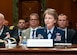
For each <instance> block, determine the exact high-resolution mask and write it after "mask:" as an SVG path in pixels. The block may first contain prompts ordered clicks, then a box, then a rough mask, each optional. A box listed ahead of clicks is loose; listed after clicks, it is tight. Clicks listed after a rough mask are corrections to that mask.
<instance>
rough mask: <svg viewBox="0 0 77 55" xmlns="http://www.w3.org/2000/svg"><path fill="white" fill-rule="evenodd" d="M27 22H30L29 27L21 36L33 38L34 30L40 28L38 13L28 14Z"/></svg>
mask: <svg viewBox="0 0 77 55" xmlns="http://www.w3.org/2000/svg"><path fill="white" fill-rule="evenodd" d="M29 24H30V27H29V28H28V29H26V30H24V31H23V37H24V36H26V39H35V38H36V30H37V29H38V28H40V27H39V15H38V14H37V13H32V14H30V19H29Z"/></svg>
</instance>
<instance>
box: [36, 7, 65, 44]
mask: <svg viewBox="0 0 77 55" xmlns="http://www.w3.org/2000/svg"><path fill="white" fill-rule="evenodd" d="M57 17H58V16H57V12H56V10H55V9H47V10H46V11H45V12H44V22H45V28H41V29H37V31H36V37H38V38H39V37H40V38H43V39H53V40H54V42H56V43H63V42H65V41H64V40H65V38H64V31H62V30H60V29H58V28H57V27H56V26H55V23H56V21H57Z"/></svg>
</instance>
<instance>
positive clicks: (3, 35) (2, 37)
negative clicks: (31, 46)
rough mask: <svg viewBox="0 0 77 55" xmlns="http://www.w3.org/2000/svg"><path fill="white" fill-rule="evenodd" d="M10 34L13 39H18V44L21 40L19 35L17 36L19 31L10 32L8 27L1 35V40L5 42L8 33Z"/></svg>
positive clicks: (5, 27)
mask: <svg viewBox="0 0 77 55" xmlns="http://www.w3.org/2000/svg"><path fill="white" fill-rule="evenodd" d="M7 32H9V33H10V35H11V37H12V38H14V39H16V43H17V41H18V40H19V38H18V35H17V31H16V30H15V29H14V30H10V29H9V27H8V26H4V29H3V32H2V34H1V35H0V39H2V40H4V38H5V37H6V33H7Z"/></svg>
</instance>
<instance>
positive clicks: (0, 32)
mask: <svg viewBox="0 0 77 55" xmlns="http://www.w3.org/2000/svg"><path fill="white" fill-rule="evenodd" d="M3 29H4V27H3V28H2V29H1V30H0V36H1V34H2V32H3Z"/></svg>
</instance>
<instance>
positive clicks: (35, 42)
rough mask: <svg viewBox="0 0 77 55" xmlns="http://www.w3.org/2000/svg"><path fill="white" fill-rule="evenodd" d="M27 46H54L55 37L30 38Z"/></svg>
mask: <svg viewBox="0 0 77 55" xmlns="http://www.w3.org/2000/svg"><path fill="white" fill-rule="evenodd" d="M27 47H53V39H28V40H27Z"/></svg>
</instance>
